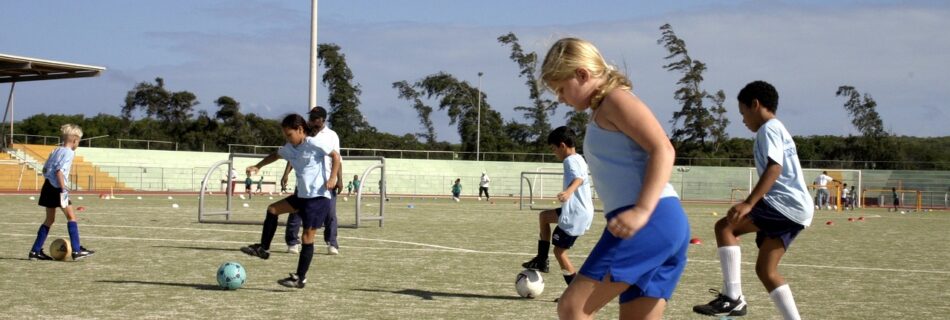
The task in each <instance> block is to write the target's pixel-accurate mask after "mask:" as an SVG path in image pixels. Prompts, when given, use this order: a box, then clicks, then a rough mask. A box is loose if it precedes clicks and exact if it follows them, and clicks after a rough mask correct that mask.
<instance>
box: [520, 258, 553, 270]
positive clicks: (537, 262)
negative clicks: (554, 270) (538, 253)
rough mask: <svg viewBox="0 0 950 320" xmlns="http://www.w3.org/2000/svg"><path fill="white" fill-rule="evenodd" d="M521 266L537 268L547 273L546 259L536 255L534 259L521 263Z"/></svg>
mask: <svg viewBox="0 0 950 320" xmlns="http://www.w3.org/2000/svg"><path fill="white" fill-rule="evenodd" d="M521 266H522V267H525V268H527V269H531V270H538V271H541V272H544V273H547V272H548V270H549V269H548V259H544V258H538V257H534V259H531V261H528V262H525V263H522V264H521Z"/></svg>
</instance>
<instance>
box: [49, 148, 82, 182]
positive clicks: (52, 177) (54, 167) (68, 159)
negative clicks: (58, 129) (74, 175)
mask: <svg viewBox="0 0 950 320" xmlns="http://www.w3.org/2000/svg"><path fill="white" fill-rule="evenodd" d="M75 156H76V152H75V151H73V149H70V148H66V147H58V148H56V149H54V150H53V152H51V153H50V154H49V159H46V163H45V164H43V177H45V178H46V180H49V184H50V185H52V186H53V187H56V188H63V186H61V185H59V179H56V172H57V171H62V172H63V181H65V182H66V186H67V187H68V186H69V170H70V169H71V168H72V167H73V158H74V157H75Z"/></svg>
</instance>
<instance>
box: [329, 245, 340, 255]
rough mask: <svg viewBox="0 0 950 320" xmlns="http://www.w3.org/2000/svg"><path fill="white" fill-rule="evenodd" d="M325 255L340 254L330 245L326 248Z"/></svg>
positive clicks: (338, 250)
mask: <svg viewBox="0 0 950 320" xmlns="http://www.w3.org/2000/svg"><path fill="white" fill-rule="evenodd" d="M327 254H328V255H331V256H335V255H338V254H340V249H337V247H334V246H332V245H330V246H327Z"/></svg>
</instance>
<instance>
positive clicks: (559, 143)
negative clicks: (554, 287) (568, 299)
mask: <svg viewBox="0 0 950 320" xmlns="http://www.w3.org/2000/svg"><path fill="white" fill-rule="evenodd" d="M574 140H575V134H574V130H571V129H570V128H568V127H558V128H557V129H554V130H553V131H551V134H549V135H548V145H550V146H551V149H553V151H554V155H556V156H557V158H558V159H560V160H561V161H563V162H564V191H562V192H561V193H558V194H557V199H558V201H561V203H562V204H561V207H560V208H557V209H554V210H545V211H542V212H541V213H540V214H538V222H539V223H540V227H541V234H540V239H538V255H537V256H535V257H534V259H531V261H528V262H525V263H524V264H522V265H521V266H523V267H525V268H528V269H534V270H539V271H541V272H548V249H549V247H550V246H551V244H552V243H553V244H554V258H555V259H557V263H558V265H560V266H561V275H563V276H564V281H565V282H567V284H568V285H570V284H571V281H572V280H574V276H575V275H576V271H575V270H574V265H573V264H571V259H570V258H568V256H567V250H568V249H570V248H571V247H573V246H574V242H575V241H576V240H577V238H578V237H580V236H581V235H583V234H584V232H585V231H587V229H590V223H591V220H593V218H594V203H593V201H592V200H591V192H590V178H588V177H587V171H588V168H587V162H586V161H584V157H582V156H581V155H579V154H577V151H576V149H574ZM552 223H556V224H557V226H556V227H555V228H554V234H553V236H552V234H551V224H552Z"/></svg>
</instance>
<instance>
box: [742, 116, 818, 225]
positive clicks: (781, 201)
mask: <svg viewBox="0 0 950 320" xmlns="http://www.w3.org/2000/svg"><path fill="white" fill-rule="evenodd" d="M753 156H754V157H755V170H756V171H757V172H758V173H759V176H760V177H761V176H762V173H763V172H765V167H766V166H767V165H768V163H769V159H772V161H775V163H778V164H779V165H781V166H782V173H781V174H780V175H779V176H778V179H776V180H775V184H773V185H772V189H769V191H768V192H766V193H765V197H764V198H763V199H765V203H768V204H769V205H770V206H772V208H775V210H776V211H778V212H780V213H782V215H784V216H785V217H787V218H788V219H789V220H792V221H794V222H795V223H798V224H801V225H803V226H806V227H807V226H809V225H811V218H812V215H813V214H814V212H815V211H814V202H813V201H812V200H811V194H810V193H809V192H808V188H807V187H806V186H805V176H804V175H803V174H802V165H801V163H799V161H798V150H797V149H796V148H795V140H792V135H791V134H789V133H788V130H785V125H783V124H782V122H781V121H778V119H775V118H773V119H772V120H769V121H767V122H765V123H764V124H762V126H761V127H759V131H757V132H756V133H755V149H754V150H753Z"/></svg>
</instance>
